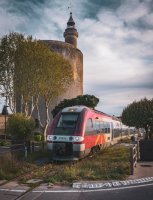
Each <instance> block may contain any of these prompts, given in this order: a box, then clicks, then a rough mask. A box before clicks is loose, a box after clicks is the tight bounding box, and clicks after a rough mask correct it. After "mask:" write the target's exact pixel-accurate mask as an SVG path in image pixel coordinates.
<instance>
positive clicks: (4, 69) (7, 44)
mask: <svg viewBox="0 0 153 200" xmlns="http://www.w3.org/2000/svg"><path fill="white" fill-rule="evenodd" d="M24 40H25V39H24V36H23V35H22V34H16V33H10V34H9V35H5V36H4V37H2V38H1V40H0V95H1V96H3V97H5V98H6V100H7V101H8V105H9V107H10V109H11V111H12V112H13V113H15V110H16V99H15V98H16V97H15V93H14V73H15V61H14V57H15V52H16V49H17V48H18V45H19V44H20V43H21V42H22V41H24Z"/></svg>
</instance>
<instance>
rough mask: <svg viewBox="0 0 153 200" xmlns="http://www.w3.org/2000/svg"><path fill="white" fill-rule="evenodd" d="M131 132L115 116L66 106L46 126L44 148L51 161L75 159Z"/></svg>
mask: <svg viewBox="0 0 153 200" xmlns="http://www.w3.org/2000/svg"><path fill="white" fill-rule="evenodd" d="M134 132H135V130H134V128H129V127H127V126H125V125H123V124H122V123H121V121H120V120H119V119H118V118H116V117H114V116H110V115H107V114H105V113H103V112H100V111H97V110H93V109H91V108H88V107H86V106H73V107H67V108H64V109H63V110H62V111H60V112H59V113H58V114H57V115H56V117H55V118H54V120H53V121H52V123H50V124H49V127H48V131H47V147H48V150H50V151H51V155H52V159H53V160H57V161H69V160H78V159H81V158H83V157H85V156H87V155H89V153H90V152H92V151H93V152H94V151H97V150H100V149H102V148H104V147H106V146H109V145H110V144H114V143H116V142H117V141H118V140H119V139H121V138H123V137H125V136H129V135H131V134H134Z"/></svg>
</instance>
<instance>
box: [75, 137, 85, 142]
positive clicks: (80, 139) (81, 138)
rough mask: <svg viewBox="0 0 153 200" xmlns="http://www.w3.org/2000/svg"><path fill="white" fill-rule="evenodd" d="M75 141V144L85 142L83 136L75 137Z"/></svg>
mask: <svg viewBox="0 0 153 200" xmlns="http://www.w3.org/2000/svg"><path fill="white" fill-rule="evenodd" d="M73 141H74V142H82V141H83V137H81V136H74V138H73Z"/></svg>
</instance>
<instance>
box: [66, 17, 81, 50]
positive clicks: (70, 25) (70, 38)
mask: <svg viewBox="0 0 153 200" xmlns="http://www.w3.org/2000/svg"><path fill="white" fill-rule="evenodd" d="M64 38H65V42H67V43H69V44H72V45H73V46H74V47H75V48H77V38H78V32H77V30H76V28H75V22H74V20H73V18H72V13H70V18H69V21H68V22H67V28H66V29H65V32H64Z"/></svg>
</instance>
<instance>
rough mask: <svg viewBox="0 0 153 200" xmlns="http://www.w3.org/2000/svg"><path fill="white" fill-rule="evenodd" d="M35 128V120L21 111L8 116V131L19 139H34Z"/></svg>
mask: <svg viewBox="0 0 153 200" xmlns="http://www.w3.org/2000/svg"><path fill="white" fill-rule="evenodd" d="M34 128H35V122H34V120H33V119H32V118H31V117H26V116H25V115H23V114H21V113H17V114H13V115H11V116H10V117H9V118H8V122H7V132H8V134H10V135H11V136H12V137H15V138H16V139H17V140H20V141H29V140H30V139H32V138H31V137H32V131H33V130H34Z"/></svg>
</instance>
